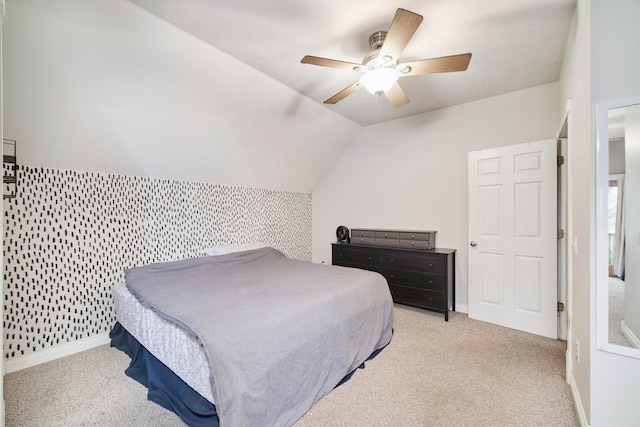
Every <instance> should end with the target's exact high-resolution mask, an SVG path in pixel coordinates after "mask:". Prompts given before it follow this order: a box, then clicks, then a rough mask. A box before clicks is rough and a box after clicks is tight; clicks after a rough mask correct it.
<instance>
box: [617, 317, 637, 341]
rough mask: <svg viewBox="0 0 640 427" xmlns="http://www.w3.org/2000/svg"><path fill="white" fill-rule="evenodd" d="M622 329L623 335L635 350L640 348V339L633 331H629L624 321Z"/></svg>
mask: <svg viewBox="0 0 640 427" xmlns="http://www.w3.org/2000/svg"><path fill="white" fill-rule="evenodd" d="M620 329H622V335H624V337H625V338H626V339H627V340H628V341H629V344H631V345H632V346H633V347H634V348H640V339H638V337H637V336H636V334H634V333H633V331H632V330H631V329H629V327H628V326H627V324H626V323H625V322H624V320H623V321H622V322H620Z"/></svg>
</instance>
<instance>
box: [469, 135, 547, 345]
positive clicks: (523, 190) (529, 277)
mask: <svg viewBox="0 0 640 427" xmlns="http://www.w3.org/2000/svg"><path fill="white" fill-rule="evenodd" d="M556 144H557V142H556V140H547V141H538V142H531V143H526V144H518V145H512V146H508V147H500V148H495V149H490V150H481V151H474V152H471V153H469V157H468V158H469V171H468V172H469V228H468V230H469V317H470V318H473V319H478V320H482V321H486V322H490V323H495V324H498V325H502V326H506V327H509V328H513V329H518V330H522V331H526V332H531V333H534V334H537V335H543V336H546V337H551V338H557V333H558V320H557V295H558V286H557V228H556V227H557V226H556V223H557V199H556V191H557V187H556V182H557V160H556V159H557V148H556V147H557V145H556Z"/></svg>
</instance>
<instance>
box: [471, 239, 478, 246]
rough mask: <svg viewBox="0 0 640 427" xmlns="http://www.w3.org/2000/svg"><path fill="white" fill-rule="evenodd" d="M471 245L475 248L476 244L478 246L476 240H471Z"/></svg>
mask: <svg viewBox="0 0 640 427" xmlns="http://www.w3.org/2000/svg"><path fill="white" fill-rule="evenodd" d="M470 245H471V247H473V248H475V247H476V246H478V244H477V243H476V242H474V241H473V240H472V241H471V243H470Z"/></svg>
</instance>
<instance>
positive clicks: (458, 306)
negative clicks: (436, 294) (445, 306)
mask: <svg viewBox="0 0 640 427" xmlns="http://www.w3.org/2000/svg"><path fill="white" fill-rule="evenodd" d="M456 311H457V312H458V313H466V314H469V307H468V306H467V305H466V304H456Z"/></svg>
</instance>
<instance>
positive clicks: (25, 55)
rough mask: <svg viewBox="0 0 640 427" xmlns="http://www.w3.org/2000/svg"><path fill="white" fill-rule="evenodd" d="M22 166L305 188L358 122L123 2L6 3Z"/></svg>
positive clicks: (8, 83) (9, 108) (12, 133)
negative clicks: (345, 117) (332, 110)
mask: <svg viewBox="0 0 640 427" xmlns="http://www.w3.org/2000/svg"><path fill="white" fill-rule="evenodd" d="M3 33H4V52H3V53H4V58H5V62H4V67H5V69H4V71H5V72H4V84H5V94H4V95H5V96H4V101H5V104H4V111H3V114H4V118H5V137H8V138H11V139H16V140H17V141H18V153H19V163H20V164H23V165H30V166H47V167H54V168H62V169H72V170H82V171H95V172H113V173H120V174H126V175H135V176H145V177H154V178H168V179H178V180H188V181H200V182H210V183H215V184H223V185H238V186H244V187H259V188H266V189H273V190H286V191H296V192H305V193H310V192H311V190H312V188H313V187H314V186H315V184H316V182H317V181H318V180H319V179H320V178H321V177H322V176H323V175H324V174H325V173H326V171H327V169H328V168H329V167H330V165H331V164H333V162H334V161H335V159H336V158H337V157H338V156H339V154H340V153H341V152H342V150H343V149H344V147H345V146H346V145H348V144H349V143H350V142H351V141H352V140H353V138H354V136H355V135H356V133H357V132H358V130H359V129H360V126H359V125H357V124H355V123H353V122H351V121H349V120H346V119H344V118H343V117H341V116H339V115H337V114H335V113H333V112H331V111H330V110H328V109H326V108H324V107H323V106H321V105H319V104H317V103H316V102H313V101H311V100H310V99H308V98H305V97H304V96H302V95H300V94H298V93H297V92H294V91H293V90H291V89H290V88H287V87H285V86H284V85H282V84H281V83H279V82H277V81H276V80H274V79H272V78H270V77H268V76H266V75H264V74H262V73H260V72H258V71H257V70H255V69H253V68H251V67H249V66H247V65H246V64H243V63H241V62H240V61H238V60H236V59H235V58H233V57H231V56H229V55H227V54H226V53H224V52H222V51H220V50H218V49H215V48H213V47H211V46H210V45H207V44H205V43H203V42H201V41H200V40H198V39H196V38H195V37H193V36H191V35H189V34H187V33H185V32H183V31H182V30H179V29H178V28H176V27H174V26H172V25H170V24H168V23H166V22H164V21H162V20H161V19H159V18H157V17H156V16H154V15H152V14H151V13H149V12H147V11H145V10H143V9H142V8H140V7H138V6H136V5H134V4H132V3H131V2H128V1H125V0H94V1H83V0H57V1H50V0H8V1H7V16H6V17H5V21H4V25H3Z"/></svg>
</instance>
